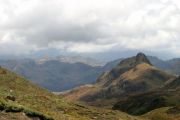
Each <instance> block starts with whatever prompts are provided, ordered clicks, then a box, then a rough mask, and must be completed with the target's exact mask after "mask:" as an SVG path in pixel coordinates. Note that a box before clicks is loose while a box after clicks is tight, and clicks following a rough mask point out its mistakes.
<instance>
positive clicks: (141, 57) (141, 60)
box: [135, 53, 152, 65]
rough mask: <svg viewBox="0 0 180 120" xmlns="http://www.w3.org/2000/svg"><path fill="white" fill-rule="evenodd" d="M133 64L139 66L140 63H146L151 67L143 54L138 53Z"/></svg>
mask: <svg viewBox="0 0 180 120" xmlns="http://www.w3.org/2000/svg"><path fill="white" fill-rule="evenodd" d="M135 63H136V65H137V64H140V63H147V64H149V65H152V64H151V62H150V61H149V60H148V58H147V57H146V55H145V54H144V53H138V54H137V55H136V60H135Z"/></svg>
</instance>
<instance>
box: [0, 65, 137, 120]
mask: <svg viewBox="0 0 180 120" xmlns="http://www.w3.org/2000/svg"><path fill="white" fill-rule="evenodd" d="M0 85H1V86H0V119H1V120H12V119H17V120H92V119H95V120H102V119H103V120H119V119H122V120H134V119H138V117H133V116H130V115H128V114H126V113H123V112H118V111H113V110H108V109H100V108H95V107H89V106H85V105H83V104H80V103H75V102H73V103H72V102H67V101H66V100H64V99H63V98H60V97H59V96H56V95H54V94H52V93H50V92H49V91H47V90H45V89H42V88H40V87H38V86H37V85H34V84H32V83H30V82H29V81H27V80H25V79H24V78H22V77H20V76H18V75H16V74H15V73H13V72H10V71H8V70H6V69H4V68H0Z"/></svg>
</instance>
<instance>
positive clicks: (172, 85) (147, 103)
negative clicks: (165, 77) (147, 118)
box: [113, 77, 180, 115]
mask: <svg viewBox="0 0 180 120" xmlns="http://www.w3.org/2000/svg"><path fill="white" fill-rule="evenodd" d="M169 106H175V107H176V106H177V107H178V106H180V78H179V77H178V78H175V79H173V80H170V81H167V83H165V84H164V86H162V87H161V88H159V89H156V90H154V91H151V92H147V93H143V94H138V95H134V96H128V97H127V98H125V99H120V100H119V102H118V103H116V104H115V105H114V106H113V109H119V110H122V111H124V112H127V113H130V114H134V115H140V114H144V113H147V112H149V111H151V110H154V109H157V108H160V107H169ZM178 108H179V107H178ZM179 114H180V110H179Z"/></svg>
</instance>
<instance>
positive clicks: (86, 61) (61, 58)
mask: <svg viewBox="0 0 180 120" xmlns="http://www.w3.org/2000/svg"><path fill="white" fill-rule="evenodd" d="M52 60H56V61H59V62H65V63H83V64H87V65H90V66H93V67H96V66H104V65H105V62H103V61H99V60H95V59H93V58H88V57H82V56H63V55H61V56H57V57H48V56H47V57H44V58H41V59H37V60H36V62H37V63H39V64H43V63H44V62H48V61H52Z"/></svg>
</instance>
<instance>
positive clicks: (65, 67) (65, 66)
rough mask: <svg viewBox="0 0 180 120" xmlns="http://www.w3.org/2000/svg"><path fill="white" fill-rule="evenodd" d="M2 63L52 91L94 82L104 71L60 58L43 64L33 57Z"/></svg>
mask: <svg viewBox="0 0 180 120" xmlns="http://www.w3.org/2000/svg"><path fill="white" fill-rule="evenodd" d="M0 65H1V66H4V67H6V68H8V69H10V70H13V71H14V72H16V73H18V74H20V75H22V76H24V77H26V78H27V79H29V80H30V81H32V82H33V83H36V84H38V85H40V86H41V87H44V88H47V89H49V90H51V91H62V90H67V89H71V88H73V87H76V86H79V85H83V84H88V83H93V82H95V80H96V78H97V77H98V76H99V75H100V74H101V72H102V71H101V67H92V66H89V65H86V64H83V63H65V62H60V61H58V60H48V61H46V62H43V63H41V64H39V63H37V62H36V61H35V60H31V59H22V60H0Z"/></svg>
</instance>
